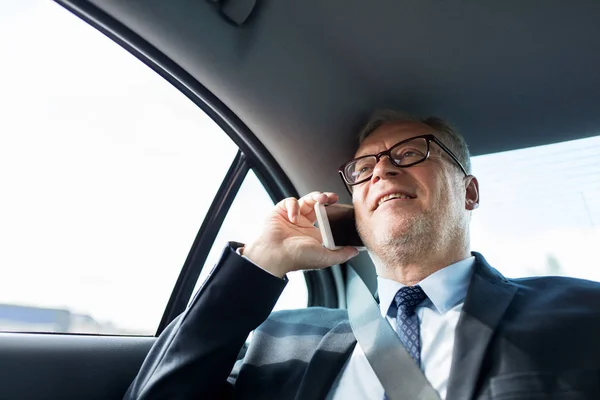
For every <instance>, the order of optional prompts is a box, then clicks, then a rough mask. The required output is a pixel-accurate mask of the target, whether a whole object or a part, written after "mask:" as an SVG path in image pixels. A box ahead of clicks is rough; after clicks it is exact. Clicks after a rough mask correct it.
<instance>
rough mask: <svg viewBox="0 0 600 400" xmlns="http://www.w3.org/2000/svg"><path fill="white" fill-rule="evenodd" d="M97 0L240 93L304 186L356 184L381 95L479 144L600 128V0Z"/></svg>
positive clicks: (228, 101) (212, 80) (479, 148)
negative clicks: (239, 14)
mask: <svg viewBox="0 0 600 400" xmlns="http://www.w3.org/2000/svg"><path fill="white" fill-rule="evenodd" d="M248 2H250V3H252V1H251V0H229V4H230V5H231V4H233V5H235V4H236V3H237V4H242V5H244V4H250V3H248ZM92 3H94V4H95V5H96V6H97V7H99V8H101V9H102V10H104V11H105V12H107V13H108V14H110V15H112V16H113V17H114V18H116V19H117V20H120V21H121V22H123V23H124V24H125V25H127V26H128V27H129V28H130V29H132V30H133V31H134V32H136V33H137V34H139V35H140V36H141V37H142V38H144V39H145V40H147V41H148V42H149V43H151V44H152V45H154V46H155V47H156V48H157V49H158V50H160V51H161V52H163V53H164V54H165V55H167V56H168V57H170V58H171V59H172V60H173V61H175V62H176V63H178V64H179V65H180V66H181V67H183V68H184V69H185V70H186V71H187V72H189V73H190V74H191V75H192V76H194V77H195V78H196V79H197V80H198V81H199V82H200V83H201V84H203V85H204V86H206V87H207V88H208V89H209V90H210V91H211V92H212V93H213V94H215V95H216V96H217V97H218V98H219V99H220V100H221V101H222V102H223V103H224V104H225V105H227V106H228V107H229V108H230V109H231V110H232V111H233V112H234V113H235V114H236V115H237V116H238V117H239V118H240V119H241V120H242V121H243V122H244V123H245V124H246V125H247V126H248V127H249V128H250V129H251V130H252V131H253V132H254V133H255V135H256V136H257V137H258V138H259V139H260V140H261V141H262V143H263V144H264V145H265V146H266V148H267V149H268V150H269V151H270V152H271V153H272V155H273V156H274V157H275V159H276V160H277V161H278V162H279V164H280V165H281V166H282V168H283V170H284V171H285V172H286V173H287V174H288V176H289V177H290V179H291V181H292V182H293V183H294V185H295V186H296V188H297V190H298V192H299V193H305V192H308V191H310V190H335V191H338V192H340V193H342V192H343V186H342V185H341V183H340V182H339V181H338V177H337V174H336V171H337V168H338V167H339V165H340V164H341V163H342V162H344V161H346V160H347V159H348V158H349V157H351V156H352V154H353V150H354V147H355V145H356V141H355V137H356V132H357V130H358V129H359V127H360V125H361V124H362V123H363V122H364V120H365V119H366V118H367V117H368V115H369V114H370V112H371V111H372V110H374V109H377V108H397V109H403V110H407V111H409V112H412V113H416V114H418V115H423V116H429V115H437V116H440V117H443V118H445V119H447V120H449V121H450V122H452V123H453V124H454V125H455V126H456V127H458V128H459V130H460V131H461V132H462V133H463V134H464V136H465V137H466V139H467V142H468V143H469V144H470V148H471V151H472V153H473V154H474V155H479V154H486V153H491V152H497V151H504V150H509V149H514V148H521V147H527V146H534V145H539V144H545V143H553V142H558V141H562V140H569V139H574V138H580V137H586V136H592V135H598V134H599V132H600V112H598V110H599V108H600V107H599V105H600V72H599V71H600V2H599V1H597V0H589V1H570V2H565V1H559V0H557V1H550V0H545V1H543V2H534V1H522V0H518V1H517V0H511V1H496V2H481V1H475V0H473V1H458V2H457V1H455V2H448V1H433V0H420V1H399V0H395V1H383V0H380V1H366V0H362V1H359V0H344V1H341V0H329V1H324V0H319V1H317V0H310V1H309V0H303V1H286V0H257V4H256V6H255V8H254V10H253V12H252V14H251V16H250V18H249V19H248V20H247V21H246V22H245V23H243V24H242V25H239V26H238V25H236V24H234V23H231V22H230V21H228V20H227V19H226V18H224V17H223V15H222V13H221V12H220V10H219V8H220V7H221V6H222V5H221V4H218V2H214V1H212V2H211V1H206V0H196V1H191V0H170V1H164V0H143V1H142V0H129V1H123V0H93V1H92ZM475 173H476V171H475Z"/></svg>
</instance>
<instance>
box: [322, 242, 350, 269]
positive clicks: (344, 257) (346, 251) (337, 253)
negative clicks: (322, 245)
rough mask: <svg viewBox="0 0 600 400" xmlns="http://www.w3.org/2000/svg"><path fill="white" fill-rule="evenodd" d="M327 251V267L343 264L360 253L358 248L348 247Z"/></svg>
mask: <svg viewBox="0 0 600 400" xmlns="http://www.w3.org/2000/svg"><path fill="white" fill-rule="evenodd" d="M324 250H325V257H324V258H325V259H324V261H325V264H327V266H330V265H336V264H342V263H345V262H346V261H348V260H350V259H351V258H354V257H356V256H357V255H358V253H359V251H358V249H356V247H352V246H346V247H343V248H341V249H338V250H328V249H324Z"/></svg>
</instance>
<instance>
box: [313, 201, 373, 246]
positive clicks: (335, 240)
mask: <svg viewBox="0 0 600 400" xmlns="http://www.w3.org/2000/svg"><path fill="white" fill-rule="evenodd" d="M315 213H316V215H317V224H318V226H319V230H320V231H321V237H322V238H323V246H324V247H325V248H328V249H330V250H336V249H340V248H342V247H344V246H353V247H356V248H357V249H358V250H366V248H365V245H364V244H363V242H362V240H361V238H360V236H359V235H358V231H357V230H356V219H355V217H354V207H352V206H351V205H348V204H331V205H325V204H319V203H317V204H315Z"/></svg>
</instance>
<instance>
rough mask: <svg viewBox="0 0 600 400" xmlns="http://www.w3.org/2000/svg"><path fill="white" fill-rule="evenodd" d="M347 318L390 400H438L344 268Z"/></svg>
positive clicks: (373, 303) (368, 296)
mask: <svg viewBox="0 0 600 400" xmlns="http://www.w3.org/2000/svg"><path fill="white" fill-rule="evenodd" d="M346 266H347V269H346V272H347V274H346V287H347V288H348V292H347V299H346V301H347V304H348V317H349V319H350V325H351V326H352V331H353V332H354V336H356V340H357V341H358V343H359V344H360V347H361V348H362V350H363V351H364V353H365V355H366V357H367V360H368V361H369V364H371V367H372V368H373V371H375V375H377V377H378V378H379V381H380V382H381V384H382V386H383V388H384V390H385V393H386V394H387V396H388V397H389V398H390V399H391V400H440V396H439V395H438V393H437V392H436V391H435V389H434V388H433V387H432V386H431V384H430V383H429V381H428V380H427V378H426V377H425V375H424V374H423V372H421V370H420V369H419V367H418V366H417V364H416V363H415V361H414V360H413V359H412V358H411V356H410V355H409V354H408V352H407V351H406V349H405V348H404V346H403V345H402V342H401V341H400V338H399V337H398V335H397V334H396V332H394V330H393V329H392V327H391V326H390V324H389V323H388V322H387V321H386V319H385V318H384V317H382V316H381V313H380V311H379V305H378V304H377V302H376V301H375V299H374V298H373V295H371V292H370V291H369V288H368V287H367V285H366V284H365V283H364V282H363V280H362V279H361V278H360V276H358V274H357V273H356V271H354V269H353V268H352V267H351V266H350V265H349V264H346Z"/></svg>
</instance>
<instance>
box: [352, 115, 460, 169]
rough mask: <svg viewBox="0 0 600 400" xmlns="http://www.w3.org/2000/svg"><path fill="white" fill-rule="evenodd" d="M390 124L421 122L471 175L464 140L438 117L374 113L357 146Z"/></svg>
mask: <svg viewBox="0 0 600 400" xmlns="http://www.w3.org/2000/svg"><path fill="white" fill-rule="evenodd" d="M391 122H421V123H423V124H426V125H429V126H430V127H431V128H433V129H434V130H435V132H436V133H438V134H439V136H440V137H439V139H440V140H441V141H442V143H444V144H445V145H446V146H447V147H448V148H449V149H450V150H452V153H454V155H455V156H456V158H458V161H460V163H461V164H462V166H463V167H464V168H465V170H467V173H468V174H470V173H471V154H470V152H469V147H468V146H467V142H465V138H464V137H463V136H462V135H461V134H460V133H459V132H458V131H457V130H456V129H454V128H453V127H452V126H451V125H450V124H449V123H448V122H446V121H444V120H443V119H441V118H438V117H427V118H419V117H415V116H414V115H411V114H409V113H406V112H404V111H395V110H379V111H376V112H375V113H373V115H372V116H371V118H370V119H369V121H368V122H367V123H366V124H365V126H364V127H363V128H362V129H361V131H360V133H359V135H358V144H359V145H360V144H361V143H362V142H363V141H364V140H365V139H366V138H367V137H368V136H369V135H370V134H372V133H373V132H375V130H377V128H379V127H380V126H382V125H384V124H387V123H391Z"/></svg>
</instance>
